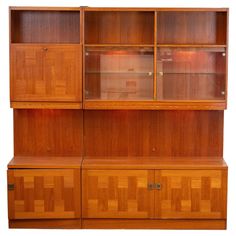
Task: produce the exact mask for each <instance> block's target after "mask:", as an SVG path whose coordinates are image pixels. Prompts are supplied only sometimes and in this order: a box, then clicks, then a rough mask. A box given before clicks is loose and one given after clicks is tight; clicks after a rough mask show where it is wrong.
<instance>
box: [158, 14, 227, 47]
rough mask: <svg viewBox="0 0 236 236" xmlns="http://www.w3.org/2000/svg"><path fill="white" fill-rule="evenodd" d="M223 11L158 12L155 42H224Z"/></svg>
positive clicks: (224, 18) (224, 15)
mask: <svg viewBox="0 0 236 236" xmlns="http://www.w3.org/2000/svg"><path fill="white" fill-rule="evenodd" d="M226 25H227V15H226V13H225V12H181V11H180V12H158V14H157V43H160V44H171V43H173V44H226V35H227V34H226V29H227V27H226Z"/></svg>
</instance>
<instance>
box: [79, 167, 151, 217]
mask: <svg viewBox="0 0 236 236" xmlns="http://www.w3.org/2000/svg"><path fill="white" fill-rule="evenodd" d="M153 177H154V172H153V171H147V170H83V180H82V182H83V190H82V194H83V213H82V215H83V218H149V217H151V216H153V213H154V208H153V203H154V198H153V197H154V192H152V191H149V190H148V189H147V185H148V183H149V182H152V180H153Z"/></svg>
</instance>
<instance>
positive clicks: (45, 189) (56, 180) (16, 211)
mask: <svg viewBox="0 0 236 236" xmlns="http://www.w3.org/2000/svg"><path fill="white" fill-rule="evenodd" d="M8 185H13V189H12V190H10V189H9V190H8V196H9V205H8V207H9V219H42V218H44V219H50V218H54V219H57V218H62V219H64V218H80V170H79V169H75V170H72V169H57V170H55V169H54V170H52V169H43V170H30V169H25V170H8Z"/></svg>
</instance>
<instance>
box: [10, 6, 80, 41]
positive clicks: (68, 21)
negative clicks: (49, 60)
mask: <svg viewBox="0 0 236 236" xmlns="http://www.w3.org/2000/svg"><path fill="white" fill-rule="evenodd" d="M80 41H81V40H80V11H69V10H62V9H61V10H49V9H44V10H37V8H35V9H34V10H12V11H11V42H12V43H80Z"/></svg>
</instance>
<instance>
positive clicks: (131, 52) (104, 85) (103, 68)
mask: <svg viewBox="0 0 236 236" xmlns="http://www.w3.org/2000/svg"><path fill="white" fill-rule="evenodd" d="M85 97H86V99H101V100H147V99H153V48H149V47H138V48H137V47H132V48H131V47H130V48H121V47H88V48H87V49H86V52H85Z"/></svg>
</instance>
